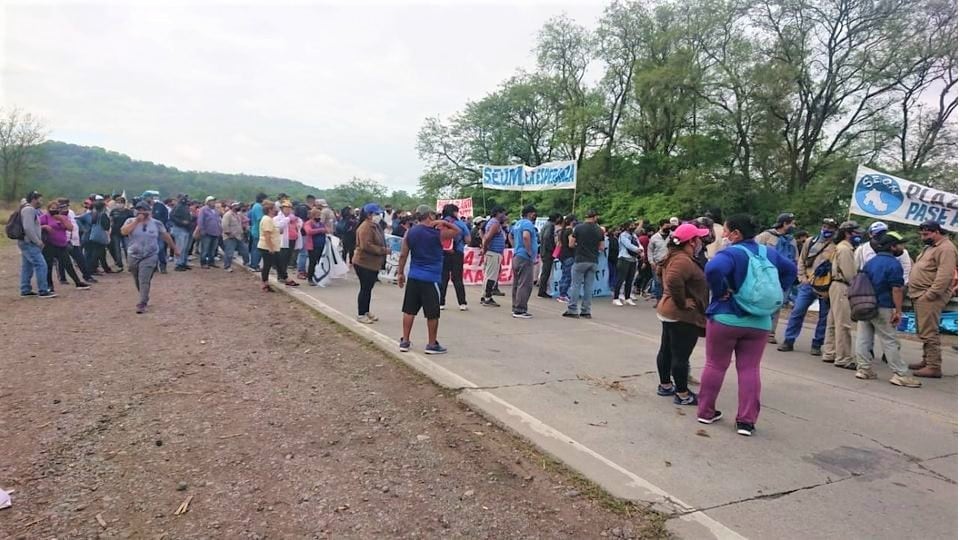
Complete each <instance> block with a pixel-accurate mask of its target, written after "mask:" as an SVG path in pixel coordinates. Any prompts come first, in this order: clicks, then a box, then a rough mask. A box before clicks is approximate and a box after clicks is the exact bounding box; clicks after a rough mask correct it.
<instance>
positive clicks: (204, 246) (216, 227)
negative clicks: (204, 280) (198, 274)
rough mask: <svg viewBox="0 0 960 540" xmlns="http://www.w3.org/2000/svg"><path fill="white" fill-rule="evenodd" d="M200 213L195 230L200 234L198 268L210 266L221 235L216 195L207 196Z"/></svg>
mask: <svg viewBox="0 0 960 540" xmlns="http://www.w3.org/2000/svg"><path fill="white" fill-rule="evenodd" d="M203 203H204V204H203V207H202V208H201V209H200V214H198V215H197V232H198V234H199V235H200V268H212V267H215V266H216V265H215V264H213V261H214V259H216V257H217V247H218V246H219V245H220V237H221V236H223V225H222V222H221V218H220V214H218V213H217V210H216V208H215V206H216V204H217V198H216V197H212V196H211V197H207V198H206V199H204V201H203Z"/></svg>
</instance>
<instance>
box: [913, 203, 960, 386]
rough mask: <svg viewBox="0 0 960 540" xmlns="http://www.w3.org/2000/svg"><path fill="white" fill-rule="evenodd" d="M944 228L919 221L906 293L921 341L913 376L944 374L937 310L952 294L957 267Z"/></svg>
mask: <svg viewBox="0 0 960 540" xmlns="http://www.w3.org/2000/svg"><path fill="white" fill-rule="evenodd" d="M944 233H945V231H944V230H943V228H942V227H941V226H940V223H938V222H936V221H925V222H923V223H922V224H921V225H920V239H921V240H922V241H923V245H924V247H923V251H921V252H920V255H918V256H917V261H916V262H915V263H914V264H913V268H911V269H910V286H909V288H908V289H907V295H908V296H909V297H910V300H912V301H913V311H914V313H915V314H916V317H917V335H918V336H919V337H920V340H921V341H922V342H923V360H921V361H920V362H918V363H916V364H910V369H912V370H914V373H913V374H914V376H916V377H931V378H935V379H939V378H940V377H942V376H943V373H942V371H941V370H940V366H941V365H942V362H943V359H942V358H941V356H940V314H941V313H943V308H944V307H946V305H947V302H949V301H950V298H951V297H952V296H953V295H952V292H953V276H954V272H956V270H957V247H956V246H954V245H953V243H952V242H950V239H949V238H947V237H946V236H945V235H944Z"/></svg>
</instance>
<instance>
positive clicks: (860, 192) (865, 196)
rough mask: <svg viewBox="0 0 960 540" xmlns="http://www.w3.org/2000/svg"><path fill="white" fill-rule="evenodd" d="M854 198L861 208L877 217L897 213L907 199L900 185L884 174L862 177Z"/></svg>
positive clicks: (858, 182)
mask: <svg viewBox="0 0 960 540" xmlns="http://www.w3.org/2000/svg"><path fill="white" fill-rule="evenodd" d="M854 196H855V197H856V199H857V204H858V205H860V208H862V209H863V210H865V211H867V212H869V213H870V214H872V215H875V216H885V215H887V214H892V213H894V212H896V211H897V209H898V208H900V206H901V205H902V204H903V201H904V199H905V197H904V195H903V191H902V190H901V189H900V184H898V183H897V181H896V180H894V179H893V178H890V177H889V176H887V175H884V174H865V175H863V176H862V177H860V180H859V181H857V188H856V190H855V193H854Z"/></svg>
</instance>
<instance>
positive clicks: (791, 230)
mask: <svg viewBox="0 0 960 540" xmlns="http://www.w3.org/2000/svg"><path fill="white" fill-rule="evenodd" d="M795 230H796V227H794V226H793V225H791V226H789V227H787V230H786V232H785V233H784V234H793V231H795Z"/></svg>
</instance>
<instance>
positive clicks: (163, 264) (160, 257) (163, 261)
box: [157, 237, 170, 272]
mask: <svg viewBox="0 0 960 540" xmlns="http://www.w3.org/2000/svg"><path fill="white" fill-rule="evenodd" d="M157 246H158V247H159V248H160V252H159V253H157V262H159V266H160V270H161V271H163V272H166V271H167V250H168V249H170V248H168V247H167V243H166V242H164V241H163V237H160V238H157Z"/></svg>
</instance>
